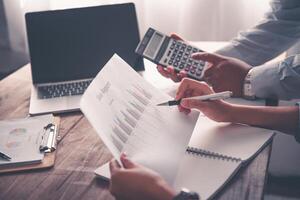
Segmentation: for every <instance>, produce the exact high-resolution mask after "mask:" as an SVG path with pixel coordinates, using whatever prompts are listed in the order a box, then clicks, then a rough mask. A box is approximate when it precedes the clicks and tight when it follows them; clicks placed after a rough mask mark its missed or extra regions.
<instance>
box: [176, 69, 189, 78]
mask: <svg viewBox="0 0 300 200" xmlns="http://www.w3.org/2000/svg"><path fill="white" fill-rule="evenodd" d="M177 77H178V79H179V80H182V79H184V78H185V77H187V72H186V71H185V70H181V71H180V72H179V73H178V74H177Z"/></svg>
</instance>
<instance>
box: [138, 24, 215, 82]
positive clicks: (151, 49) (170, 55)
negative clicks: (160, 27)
mask: <svg viewBox="0 0 300 200" xmlns="http://www.w3.org/2000/svg"><path fill="white" fill-rule="evenodd" d="M201 51H202V50H201V49H198V48H197V47H194V46H192V45H190V44H188V43H185V42H184V41H178V40H175V39H174V38H171V37H169V36H167V35H165V34H163V33H160V32H158V31H156V30H154V29H153V28H149V29H148V30H147V32H146V34H145V35H144V37H143V39H142V41H141V42H140V43H139V45H138V46H137V48H136V50H135V52H136V53H137V54H139V55H141V56H143V57H145V58H147V59H149V60H151V61H152V62H154V63H156V64H159V65H161V66H163V67H167V66H173V67H174V69H175V71H176V72H180V71H184V72H185V73H186V74H187V76H188V77H190V78H194V79H196V80H203V76H204V71H205V69H207V68H208V67H209V65H210V64H209V63H207V62H204V61H201V60H195V59H193V58H192V57H191V55H192V54H193V53H196V52H201Z"/></svg>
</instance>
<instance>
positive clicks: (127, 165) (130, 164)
mask: <svg viewBox="0 0 300 200" xmlns="http://www.w3.org/2000/svg"><path fill="white" fill-rule="evenodd" d="M120 160H121V162H122V164H123V166H124V168H125V169H131V168H134V167H136V166H137V164H136V163H134V162H133V161H131V160H130V159H129V158H128V157H127V155H126V154H122V155H121V158H120Z"/></svg>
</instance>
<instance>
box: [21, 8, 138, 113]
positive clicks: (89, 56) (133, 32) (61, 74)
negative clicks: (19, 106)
mask: <svg viewBox="0 0 300 200" xmlns="http://www.w3.org/2000/svg"><path fill="white" fill-rule="evenodd" d="M25 18H26V28H27V37H28V46H29V52H30V59H31V72H32V90H31V99H30V108H29V113H30V114H31V115H36V114H46V113H62V112H70V111H75V110H79V101H80V98H81V96H82V94H83V93H84V91H85V89H86V88H87V87H88V86H89V84H90V82H91V81H92V79H93V78H94V77H95V76H96V75H97V73H98V72H99V71H100V70H101V68H102V67H103V66H104V65H105V63H106V62H107V61H108V60H109V59H110V58H111V56H112V55H113V54H114V53H117V54H118V55H120V56H121V57H122V58H123V59H124V60H125V61H126V62H127V63H128V64H129V65H130V66H131V67H132V68H133V69H135V70H136V71H142V70H144V64H143V60H142V58H141V57H140V56H138V55H137V54H135V52H134V51H135V48H136V46H137V45H138V43H139V41H140V36H139V30H138V24H137V16H136V12H135V6H134V4H133V3H126V4H115V5H105V6H96V7H86V8H76V9H66V10H55V11H43V12H32V13H26V15H25ZM119 75H120V74H116V76H119Z"/></svg>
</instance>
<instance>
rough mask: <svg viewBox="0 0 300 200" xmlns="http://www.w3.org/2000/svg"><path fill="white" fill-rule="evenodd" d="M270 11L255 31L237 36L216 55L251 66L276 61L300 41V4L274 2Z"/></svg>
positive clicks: (297, 2) (293, 1) (253, 29)
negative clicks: (275, 59) (232, 58)
mask: <svg viewBox="0 0 300 200" xmlns="http://www.w3.org/2000/svg"><path fill="white" fill-rule="evenodd" d="M270 5H271V11H270V12H267V13H266V14H265V18H264V20H262V21H261V22H260V23H258V24H257V25H256V26H255V27H253V28H251V29H249V30H246V31H243V32H241V33H239V35H238V37H236V38H234V39H233V40H232V41H231V42H230V44H228V45H227V46H225V47H224V48H222V49H220V50H218V51H217V52H216V53H218V54H221V55H224V56H230V57H235V58H238V59H240V60H243V61H245V62H246V63H248V64H250V65H252V66H258V65H262V64H263V63H265V62H267V61H269V60H271V59H272V58H275V57H277V56H278V55H280V54H281V53H282V52H284V51H285V50H287V49H288V48H289V47H291V46H292V45H293V44H295V43H296V42H297V41H299V39H300V1H299V0H284V1H278V0H273V1H271V3H270Z"/></svg>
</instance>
